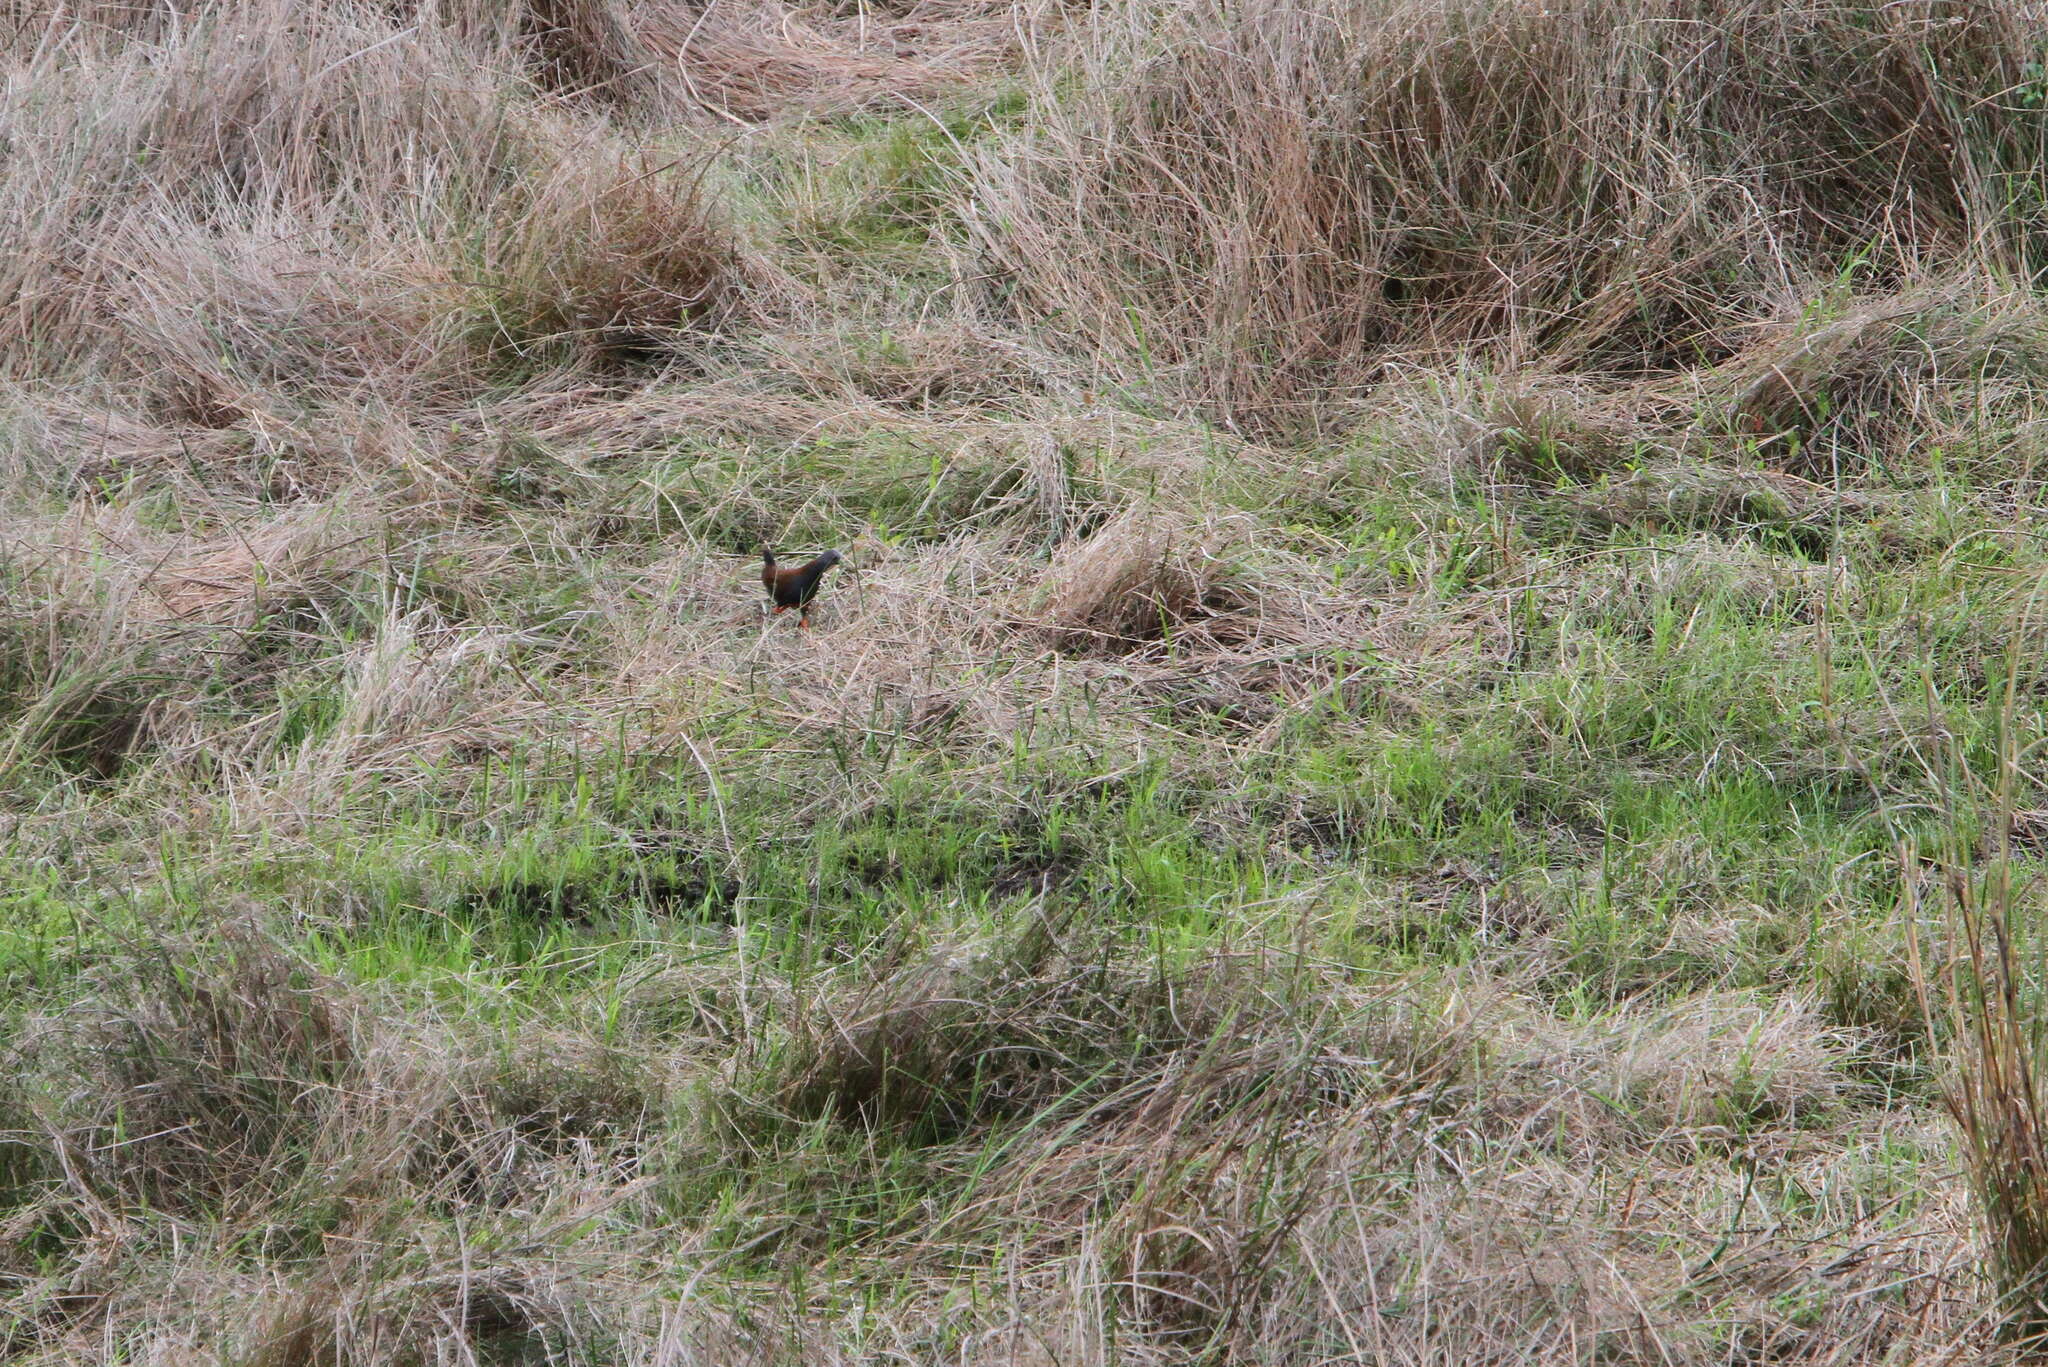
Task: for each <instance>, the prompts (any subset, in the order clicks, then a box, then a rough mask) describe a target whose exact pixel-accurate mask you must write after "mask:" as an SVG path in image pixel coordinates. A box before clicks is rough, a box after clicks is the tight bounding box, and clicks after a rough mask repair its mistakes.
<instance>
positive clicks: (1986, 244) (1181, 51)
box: [971, 0, 2048, 423]
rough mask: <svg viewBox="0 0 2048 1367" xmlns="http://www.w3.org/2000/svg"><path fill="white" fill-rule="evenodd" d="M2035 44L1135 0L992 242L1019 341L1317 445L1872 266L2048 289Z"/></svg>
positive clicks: (1924, 12) (2023, 22) (1717, 332)
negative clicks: (2009, 277) (1475, 386)
mask: <svg viewBox="0 0 2048 1367" xmlns="http://www.w3.org/2000/svg"><path fill="white" fill-rule="evenodd" d="M2043 21H2044V16H2043V15H2042V14H2041V12H2040V11H2039V10H2038V9H2036V8H2033V7H2031V6H2030V5H2026V4H2018V5H2011V6H1985V7H1973V8H1970V9H1968V10H1967V11H1957V12H1955V13H1953V14H1951V13H1949V12H1948V11H1947V10H1946V9H1943V8H1941V7H1937V6H1921V5H1915V6H1906V7H1894V8H1892V9H1888V10H1884V11H1882V12H1881V13H1880V12H1866V11H1864V10H1861V9H1851V10H1838V9H1819V8H1794V9H1791V10H1787V9H1785V8H1784V7H1782V6H1770V5H1734V6H1729V5H1723V4H1718V3H1717V4H1705V5H1694V4H1686V3H1681V4H1676V5H1658V4H1652V5H1646V6H1642V7H1639V8H1630V7H1627V6H1622V7H1617V6H1615V5H1613V4H1611V3H1606V0H1601V2H1600V3H1588V4H1581V5H1575V6H1566V7H1563V8H1552V9H1545V10H1537V9H1532V8H1528V7H1516V6H1499V5H1469V6H1467V5H1456V4H1450V5H1446V4H1438V3H1434V0H1430V2H1429V3H1416V4H1406V3H1400V2H1399V0H1390V2H1389V3H1371V2H1365V3H1361V2H1358V0H1331V3H1328V4H1309V5H1300V4H1274V5H1270V6H1267V7H1265V8H1261V9H1256V10H1254V11H1251V12H1245V11H1241V10H1236V9H1230V8H1224V7H1217V6H1206V5H1198V6H1194V7H1191V8H1190V7H1166V8H1161V7H1156V6H1149V5H1142V4H1141V5H1131V6H1126V7H1124V8H1122V9H1111V10H1108V11H1105V12H1104V13H1103V14H1102V15H1101V16H1100V17H1099V19H1098V21H1097V23H1098V29H1097V31H1096V33H1095V34H1094V35H1092V41H1091V42H1090V43H1089V44H1088V46H1087V48H1086V60H1087V62H1088V63H1089V65H1088V66H1087V67H1086V72H1087V75H1086V78H1085V84H1084V89H1083V90H1082V91H1081V92H1080V93H1079V94H1078V95H1069V94H1067V93H1065V91H1064V89H1063V88H1062V86H1061V84H1060V83H1061V82H1063V81H1064V80H1065V77H1064V75H1063V74H1062V72H1061V71H1060V70H1059V69H1057V68H1055V69H1053V70H1050V71H1048V72H1047V73H1046V75H1045V78H1044V80H1045V84H1044V85H1043V87H1042V90H1041V93H1040V96H1039V99H1040V108H1039V111H1038V112H1039V117H1037V118H1035V119H1034V120H1033V121H1032V123H1031V126H1030V128H1029V130H1028V131H1027V132H1025V133H1023V134H1021V135H1020V136H1019V138H1018V139H1017V140H1016V141H1015V142H1014V143H1013V144H1011V145H1008V146H1005V147H1004V148H1002V149H1001V150H1000V151H999V152H995V153H992V154H991V155H990V156H989V158H988V159H987V160H986V161H985V162H984V164H983V166H982V168H981V170H980V171H979V173H978V175H977V180H976V186H975V197H974V200H973V204H972V206H971V215H972V217H971V223H972V226H973V228H974V231H975V236H976V241H977V243H978V245H979V246H980V248H981V250H982V252H983V254H984V256H985V257H986V259H987V260H988V262H989V265H990V268H991V269H992V270H993V271H994V272H996V278H997V280H998V282H999V283H1000V287H1001V288H1002V289H1003V290H1004V291H1005V292H1006V293H1007V295H1008V297H1009V299H1010V301H1011V304H1012V306H1013V307H1015V308H1016V309H1017V310H1018V312H1019V313H1020V314H1021V315H1022V316H1023V317H1025V318H1027V319H1029V320H1032V321H1033V322H1034V323H1036V324H1039V325H1043V326H1050V327H1051V328H1053V329H1055V330H1057V331H1059V332H1061V333H1063V334H1065V335H1069V336H1072V337H1075V338H1076V339H1078V340H1080V341H1083V342H1085V343H1086V344H1088V345H1090V346H1092V347H1094V348H1096V349H1097V350H1098V352H1099V353H1100V354H1101V357H1102V363H1103V365H1104V367H1105V369H1107V370H1108V371H1109V372H1110V373H1111V374H1113V375H1115V376H1117V377H1118V378H1120V379H1122V380H1124V381H1126V382H1141V383H1148V384H1149V383H1154V382H1157V383H1159V384H1160V385H1162V386H1163V387H1164V388H1165V389H1166V391H1167V392H1169V393H1172V394H1174V395H1175V396H1177V397H1181V398H1184V399H1186V400H1188V401H1191V402H1194V403H1198V404H1200V405H1202V406H1204V407H1205V408H1206V409H1207V410H1209V411H1211V412H1214V413H1216V414H1218V415H1220V416H1222V417H1225V418H1228V419H1232V420H1238V421H1266V422H1275V421H1278V422H1295V423H1299V422H1302V421H1305V420H1309V419H1312V418H1313V417H1314V412H1313V409H1314V407H1315V404H1316V403H1317V401H1318V400H1317V396H1318V395H1320V394H1324V393H1327V391H1329V390H1331V389H1333V388H1334V389H1339V390H1342V389H1347V388H1357V387H1362V386H1366V385H1370V384H1371V383H1373V382H1374V381H1375V380H1377V379H1378V378H1380V377H1381V375H1382V374H1383V371H1382V369H1381V367H1383V366H1386V365H1388V364H1390V363H1397V362H1399V361H1401V360H1402V359H1404V358H1412V357H1428V358H1438V359H1441V358H1443V357H1445V356H1447V355H1450V354H1453V353H1455V352H1457V351H1459V350H1462V349H1465V348H1469V347H1475V346H1476V347H1479V348H1482V349H1484V350H1485V351H1487V352H1488V353H1490V354H1492V355H1494V356H1496V357H1499V358H1501V359H1502V360H1503V361H1504V362H1505V363H1506V364H1508V365H1511V366H1519V365H1525V364H1537V365H1540V366H1541V367H1543V368H1544V369H1547V370H1572V369H1594V370H1603V371H1609V372H1612V371H1625V372H1638V371H1643V370H1663V369H1668V368H1671V367H1674V366H1685V365H1689V364H1694V363H1696V362H1697V361H1698V360H1699V359H1700V358H1707V359H1712V358H1715V357H1719V356H1723V355H1727V354H1729V353H1730V352H1732V351H1734V350H1737V349H1739V348H1740V347H1741V346H1743V344H1744V341H1745V338H1746V330H1747V329H1748V328H1750V327H1752V326H1754V325H1755V324H1756V323H1758V322H1761V321H1766V320H1769V319H1772V318H1774V317H1778V316H1782V315H1783V312H1784V311H1785V309H1786V308H1787V307H1788V306H1793V305H1794V301H1797V300H1800V299H1802V298H1805V297H1808V296H1809V295H1810V294H1811V292H1812V291H1813V290H1814V289H1815V287H1816V285H1817V284H1819V283H1821V282H1824V281H1826V280H1828V279H1830V278H1832V277H1834V276H1836V275H1837V274H1838V273H1839V272H1841V271H1843V270H1844V269H1845V268H1846V267H1848V266H1850V265H1852V264H1854V265H1856V266H1858V267H1860V268H1861V269H1862V270H1865V271H1867V272H1869V273H1870V275H1871V276H1872V277H1873V278H1875V279H1877V280H1880V281H1896V280H1899V279H1901V278H1906V277H1911V276H1912V275H1914V274H1916V273H1918V272H1919V271H1920V270H1922V269H1923V268H1924V267H1926V266H1927V265H1929V264H1932V263H1936V262H1940V261H1942V260H1943V259H1944V258H1947V257H1952V256H1954V255H1956V254H1967V255H1969V256H1971V257H1972V258H1974V259H1978V260H1981V261H1983V262H1984V263H1985V264H1987V265H1991V266H1994V267H1999V266H2003V267H2006V268H2011V269H2016V270H2018V271H2019V272H2020V273H2022V274H2024V273H2026V272H2027V271H2029V270H2031V269H2037V268H2038V267H2039V265H2040V263H2041V260H2042V256H2041V253H2042V246H2041V242H2042V238H2041V233H2042V228H2043V225H2042V221H2041V219H2040V213H2041V209H2040V206H2039V205H2038V204H2037V203H2034V202H2033V201H2031V200H2029V199H2028V198H2027V195H2028V194H2029V193H2030V192H2028V191H2025V190H2022V189H2020V188H2019V187H2020V185H2021V184H2022V183H2023V181H2024V179H2025V178H2026V177H2028V176H2031V175H2034V174H2037V173H2038V168H2039V167H2040V166H2041V164H2042V161H2043V156H2044V148H2048V143H2044V141H2043V140H2044V138H2048V121H2044V116H2043V115H2041V114H2040V113H2039V111H2038V110H2036V109H2033V108H2031V107H2023V105H2022V102H2021V101H2020V100H2019V99H2018V98H2017V94H2016V92H2018V91H2020V90H2022V89H2023V88H2026V87H2025V80H2026V78H2025V77H2024V76H2023V74H2022V72H2021V70H2020V65H2021V63H2022V62H2023V61H2024V60H2025V56H2024V54H2026V53H2027V52H2029V51H2030V50H2031V48H2030V42H2031V37H2030V35H2033V34H2037V33H2038V32H2039V31H2040V28H2041V26H2042V24H2043ZM1851 54H1853V55H1851ZM1851 73H1853V78H1852V76H1851ZM1993 111H1996V116H1995V118H1994V115H1993ZM2029 168H2033V169H2029ZM2015 208H2018V209H2019V210H2020V211H2019V212H2015V211H2014V210H2015Z"/></svg>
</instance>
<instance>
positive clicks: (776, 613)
mask: <svg viewBox="0 0 2048 1367" xmlns="http://www.w3.org/2000/svg"><path fill="white" fill-rule="evenodd" d="M788 611H789V609H788V608H786V607H783V606H782V605H781V604H777V605H776V608H775V611H773V612H771V613H769V614H768V615H769V616H770V617H780V616H781V615H782V614H783V613H785V612H788Z"/></svg>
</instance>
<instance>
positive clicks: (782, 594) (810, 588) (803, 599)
mask: <svg viewBox="0 0 2048 1367" xmlns="http://www.w3.org/2000/svg"><path fill="white" fill-rule="evenodd" d="M845 558H846V557H845V556H843V555H841V554H840V553H839V552H838V551H826V552H825V553H824V554H823V555H820V556H818V557H817V558H816V559H814V560H807V561H805V562H804V563H803V564H801V565H798V566H796V567H794V568H792V569H786V570H781V569H777V568H776V567H775V552H774V551H773V550H771V549H769V548H768V547H767V546H765V545H764V546H762V547H761V587H763V588H765V589H767V590H768V596H769V597H770V598H772V599H774V600H775V613H774V615H776V616H780V615H781V614H782V613H785V612H788V611H789V610H790V609H791V608H795V609H796V610H797V619H796V624H797V627H798V629H802V628H804V627H807V626H809V625H810V623H811V600H812V599H813V598H816V597H817V596H818V581H819V580H820V579H823V578H824V577H825V571H826V570H829V569H831V568H832V567H833V566H834V565H836V564H838V563H839V562H840V561H841V560H844V559H845Z"/></svg>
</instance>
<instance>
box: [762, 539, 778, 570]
mask: <svg viewBox="0 0 2048 1367" xmlns="http://www.w3.org/2000/svg"><path fill="white" fill-rule="evenodd" d="M761 563H762V564H763V565H766V566H767V567H768V568H769V569H771V570H772V569H774V568H775V552H774V551H773V550H770V549H769V547H768V543H767V542H765V541H763V542H762V543H761Z"/></svg>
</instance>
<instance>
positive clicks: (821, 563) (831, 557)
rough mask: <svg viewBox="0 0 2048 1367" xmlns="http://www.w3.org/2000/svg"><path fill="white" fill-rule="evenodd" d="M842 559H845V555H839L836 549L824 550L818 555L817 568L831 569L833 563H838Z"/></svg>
mask: <svg viewBox="0 0 2048 1367" xmlns="http://www.w3.org/2000/svg"><path fill="white" fill-rule="evenodd" d="M844 559H846V557H845V556H843V555H841V554H840V553H839V552H838V551H826V552H825V553H824V554H823V555H821V556H819V557H818V568H819V569H821V570H828V569H831V568H832V567H833V566H834V565H836V564H838V563H839V562H840V561H842V560H844Z"/></svg>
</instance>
